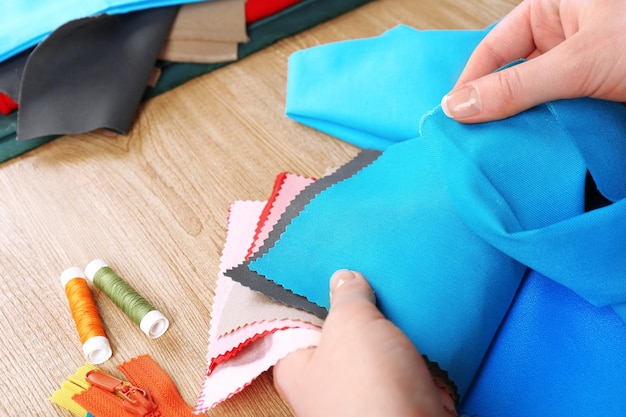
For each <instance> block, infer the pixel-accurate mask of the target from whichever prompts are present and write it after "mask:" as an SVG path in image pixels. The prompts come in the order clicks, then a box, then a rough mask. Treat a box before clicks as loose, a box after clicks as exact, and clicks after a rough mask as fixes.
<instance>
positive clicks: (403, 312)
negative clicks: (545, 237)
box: [249, 139, 525, 393]
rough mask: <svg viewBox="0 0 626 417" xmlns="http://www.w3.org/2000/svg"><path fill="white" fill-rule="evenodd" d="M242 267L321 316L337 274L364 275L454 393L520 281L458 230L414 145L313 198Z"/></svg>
mask: <svg viewBox="0 0 626 417" xmlns="http://www.w3.org/2000/svg"><path fill="white" fill-rule="evenodd" d="M303 260H306V264H305V266H303V264H302V262H303ZM249 268H250V269H252V270H253V271H256V272H258V273H260V274H262V275H264V276H267V277H269V278H270V279H271V280H273V281H275V282H277V283H278V284H280V285H281V286H283V287H286V288H287V289H289V290H292V291H293V292H295V293H297V294H301V295H304V296H306V297H307V298H308V299H309V300H310V301H313V302H315V303H317V304H319V305H321V306H324V307H328V277H330V275H331V274H332V273H333V272H334V271H335V270H337V269H340V268H351V269H354V270H358V271H361V272H362V273H363V274H364V275H365V276H366V277H367V278H368V280H369V281H370V283H371V284H372V286H373V288H374V291H375V292H376V297H377V299H378V302H379V306H380V308H381V310H382V311H383V313H384V314H385V315H386V316H387V317H388V318H389V319H390V320H392V321H393V322H394V323H395V324H396V325H398V327H400V329H402V330H403V331H404V332H405V333H406V334H407V335H408V336H409V338H410V339H411V340H412V341H413V342H414V343H415V345H416V346H418V347H419V348H420V351H421V352H422V353H424V354H426V355H427V356H428V357H429V359H431V360H434V361H436V362H438V363H439V365H440V366H441V367H442V368H443V369H445V370H447V371H448V372H449V373H450V376H451V378H452V379H453V380H454V382H455V383H456V384H457V387H458V389H459V391H460V392H461V393H463V392H464V391H465V389H467V386H468V385H469V383H470V381H471V380H472V378H473V376H474V374H475V372H476V369H477V367H478V365H479V364H480V362H481V361H482V358H483V356H484V354H485V352H486V350H487V347H488V346H489V343H490V342H491V339H492V338H493V335H494V334H495V332H496V329H497V328H498V326H499V325H500V322H501V321H502V317H503V316H504V314H505V313H506V311H507V309H508V308H509V306H510V304H511V300H512V298H513V296H514V294H515V292H516V290H517V288H518V285H519V283H520V281H521V279H522V276H523V274H524V272H525V267H524V266H522V265H520V264H519V263H517V262H515V261H513V260H512V259H511V258H509V257H508V256H506V255H504V254H502V253H501V252H499V251H498V250H496V249H494V248H493V247H492V246H490V245H489V244H487V243H486V242H485V241H483V240H482V239H480V238H479V237H478V236H476V234H475V233H473V232H472V231H471V230H470V229H469V228H468V227H467V226H466V225H465V224H464V223H463V221H462V220H461V218H460V217H459V216H458V214H457V213H456V211H455V209H454V207H453V205H452V203H451V201H450V197H449V195H448V193H447V192H446V186H445V183H444V181H443V178H442V177H441V175H439V173H438V169H437V166H436V164H434V161H433V160H432V158H431V157H430V154H429V152H428V150H427V148H426V142H425V141H423V140H421V139H415V140H410V141H406V142H402V143H399V144H397V145H394V146H392V147H390V148H388V149H387V151H385V152H384V153H383V155H382V156H380V157H379V158H378V159H377V160H376V161H375V162H374V163H372V164H371V165H370V166H368V167H366V168H364V169H363V170H361V171H360V172H359V173H357V174H356V175H354V176H353V177H351V178H349V179H347V180H345V181H343V182H340V183H338V184H336V185H334V186H332V187H330V188H328V189H326V190H325V191H323V192H321V193H320V194H318V196H317V197H316V198H314V199H313V200H312V201H311V202H310V203H309V205H308V206H306V207H305V209H304V210H303V211H302V212H301V213H300V215H299V216H298V217H296V218H294V219H293V220H292V222H291V224H290V225H289V226H287V228H286V230H285V233H283V235H282V236H281V238H280V240H279V241H278V242H276V244H275V246H274V247H273V248H272V249H270V250H269V252H268V253H267V254H266V255H264V256H262V257H261V258H259V259H257V260H254V261H252V262H250V264H249Z"/></svg>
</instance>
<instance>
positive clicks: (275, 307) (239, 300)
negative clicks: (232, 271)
mask: <svg viewBox="0 0 626 417" xmlns="http://www.w3.org/2000/svg"><path fill="white" fill-rule="evenodd" d="M285 319H291V320H299V321H303V322H306V323H311V324H314V325H316V326H320V327H321V326H322V323H323V320H322V319H320V318H319V317H317V316H316V315H314V314H311V313H309V312H307V311H304V310H299V309H297V308H293V307H290V306H286V305H284V304H282V303H279V302H277V301H274V300H272V299H270V298H268V297H266V296H265V295H263V294H261V293H260V292H257V291H253V290H251V289H250V288H248V287H244V286H243V285H241V284H239V283H238V282H236V283H235V285H234V286H233V288H232V290H231V292H230V294H229V295H228V302H227V303H226V305H225V306H224V310H223V311H222V315H221V316H220V321H219V324H218V334H219V336H223V335H224V334H226V333H230V332H231V331H233V330H235V329H238V328H240V327H242V326H245V325H247V324H250V323H255V322H261V321H272V320H285Z"/></svg>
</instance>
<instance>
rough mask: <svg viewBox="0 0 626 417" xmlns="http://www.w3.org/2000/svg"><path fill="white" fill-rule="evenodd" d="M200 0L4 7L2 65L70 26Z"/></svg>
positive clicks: (34, 0)
mask: <svg viewBox="0 0 626 417" xmlns="http://www.w3.org/2000/svg"><path fill="white" fill-rule="evenodd" d="M194 1H200V0H106V1H103V0H90V1H84V0H63V1H54V2H51V1H48V0H22V1H3V2H2V3H1V4H0V45H1V47H0V62H2V61H4V60H6V59H8V58H10V57H12V56H14V55H16V54H18V53H20V52H22V51H24V50H26V49H28V48H30V47H33V46H35V45H37V44H38V43H40V42H41V41H43V40H44V39H45V38H46V37H47V36H48V35H49V34H50V33H52V32H53V31H54V30H56V29H57V28H58V27H60V26H62V25H64V24H66V23H67V22H69V21H71V20H75V19H80V18H83V17H88V16H94V15H98V14H104V13H106V14H119V13H128V12H132V11H136V10H143V9H149V8H158V7H163V6H173V5H178V4H182V3H191V2H194Z"/></svg>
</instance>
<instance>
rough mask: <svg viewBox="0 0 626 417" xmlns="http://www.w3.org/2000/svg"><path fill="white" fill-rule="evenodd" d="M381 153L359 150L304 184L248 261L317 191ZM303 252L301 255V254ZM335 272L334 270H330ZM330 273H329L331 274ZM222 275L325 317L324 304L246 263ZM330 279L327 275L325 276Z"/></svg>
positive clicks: (259, 253)
mask: <svg viewBox="0 0 626 417" xmlns="http://www.w3.org/2000/svg"><path fill="white" fill-rule="evenodd" d="M379 155H380V152H378V151H372V150H363V151H361V152H360V153H359V154H358V155H357V157H356V158H354V159H353V160H352V161H350V162H348V163H347V164H345V165H343V166H341V167H340V168H339V169H337V170H335V171H334V172H333V173H331V174H329V175H327V176H324V177H322V178H321V179H319V180H317V181H315V182H313V183H312V184H310V185H309V186H307V187H305V188H304V189H303V190H302V191H301V192H300V193H299V194H298V196H297V198H295V199H294V200H293V201H292V202H291V204H289V206H288V207H287V208H286V209H285V212H284V214H283V215H282V216H281V218H280V219H279V221H278V223H277V224H276V225H275V226H274V228H273V229H272V231H271V232H270V233H269V235H268V238H267V240H266V241H265V242H264V244H263V246H261V247H260V248H259V249H258V251H257V252H255V253H254V256H252V257H251V258H250V259H249V262H253V261H254V260H256V259H257V258H260V257H262V256H263V255H264V254H265V253H266V252H267V251H268V250H269V248H271V247H273V246H274V244H275V242H276V241H277V240H279V238H280V237H281V236H282V234H283V232H284V231H285V229H286V228H287V226H288V225H289V224H290V222H291V221H292V219H293V218H294V217H295V216H297V215H298V214H299V213H300V212H301V211H302V210H303V208H304V207H305V206H306V205H307V204H309V202H310V201H311V200H312V199H313V198H315V196H316V195H317V194H319V193H320V192H322V191H323V190H325V189H326V188H328V187H330V186H332V185H333V184H335V183H336V182H338V181H341V180H342V179H345V178H349V177H350V176H352V175H354V174H356V173H357V172H359V171H360V170H361V169H362V168H363V167H364V166H367V165H368V164H370V163H371V162H372V161H374V160H376V158H378V156H379ZM303 255H304V254H303ZM332 272H334V270H333V271H332ZM332 272H331V274H332ZM225 275H227V276H229V277H231V278H233V279H234V280H236V281H237V282H239V283H241V284H243V285H245V286H246V287H249V288H251V289H253V290H255V291H258V292H261V293H263V294H265V295H266V296H268V297H269V298H272V299H274V300H276V301H279V302H282V303H284V304H286V305H290V306H293V307H296V308H299V309H302V310H306V311H309V312H311V313H313V314H315V315H317V316H318V317H320V318H325V317H326V314H327V310H326V308H325V307H323V306H321V305H319V304H317V303H315V302H314V301H311V300H309V299H307V297H304V296H302V295H300V294H297V293H296V292H293V291H290V290H289V289H285V288H283V287H282V286H280V285H276V284H275V283H274V282H272V281H271V280H265V279H262V278H261V277H259V276H258V274H256V272H254V271H251V270H250V269H249V265H248V263H247V262H246V263H242V264H239V265H237V266H236V267H234V268H232V269H231V270H228V271H226V272H225ZM328 278H330V274H329V275H328V277H327V279H328Z"/></svg>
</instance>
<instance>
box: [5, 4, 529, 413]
mask: <svg viewBox="0 0 626 417" xmlns="http://www.w3.org/2000/svg"><path fill="white" fill-rule="evenodd" d="M517 3H518V1H514V0H471V1H470V0H468V1H463V2H459V1H456V0H420V1H416V0H376V1H374V2H372V3H370V4H368V5H366V6H364V7H361V8H359V9H357V10H354V11H352V12H350V13H348V14H346V15H343V16H340V17H339V18H336V19H334V20H332V21H330V22H327V23H325V24H322V25H319V26H317V27H315V28H313V29H311V30H308V31H306V32H304V33H302V34H299V35H297V36H294V37H291V38H287V39H284V40H282V41H280V42H278V43H276V44H275V45H272V46H270V47H268V48H266V49H264V50H263V51H260V52H258V53H256V54H254V55H252V56H250V57H248V58H246V59H244V60H241V61H239V62H237V63H235V64H232V65H229V66H227V67H226V68H223V69H220V70H217V71H215V72H212V73H210V74H207V75H205V76H202V77H199V78H197V79H195V80H192V81H190V82H188V83H186V84H184V85H183V86H181V87H179V88H177V89H174V90H172V91H170V92H168V93H165V94H163V95H161V96H159V97H157V98H155V99H152V100H150V101H149V102H147V103H145V104H144V105H143V106H142V108H141V109H140V112H139V114H138V116H137V119H136V121H135V123H134V127H133V129H132V131H131V132H130V134H128V135H126V136H120V135H115V134H112V133H110V132H108V131H97V132H92V133H89V134H84V135H73V136H66V137H63V138H60V139H57V140H55V141H53V142H50V143H48V144H46V145H44V146H42V147H40V148H38V149H36V150H34V151H32V152H30V153H28V154H26V155H23V156H21V157H19V158H16V159H13V160H11V161H9V162H6V163H4V164H2V165H0V225H1V231H2V233H0V259H1V262H0V323H1V324H0V326H1V329H0V330H1V331H0V346H2V353H3V354H2V357H1V358H0V375H2V378H0V392H2V395H1V396H0V398H2V400H1V402H0V415H2V416H17V415H23V416H44V415H46V416H52V415H58V416H68V415H69V413H68V412H66V411H64V410H62V409H60V408H59V407H57V406H55V405H53V404H51V403H50V402H48V401H47V398H48V396H49V395H50V394H52V392H54V391H55V390H56V389H57V388H58V387H59V385H60V383H61V381H63V380H64V379H65V378H66V376H67V375H69V374H71V373H73V372H74V371H75V369H76V368H77V367H78V366H80V365H82V364H83V357H82V353H81V350H80V344H79V341H78V336H77V334H76V330H75V328H74V324H73V322H72V320H71V317H70V315H69V311H68V307H67V300H66V299H65V294H64V292H63V290H62V288H61V286H60V281H59V275H60V274H61V272H62V271H63V270H64V269H65V268H68V267H70V266H80V267H84V266H85V265H86V264H87V263H88V262H89V261H91V260H92V259H94V258H103V259H105V260H107V261H108V262H109V264H110V265H111V266H112V267H113V268H114V269H115V270H116V271H117V273H118V274H120V275H121V276H123V277H124V278H125V279H126V280H127V281H128V282H129V283H130V284H131V285H132V286H133V287H134V288H136V289H137V290H138V291H139V292H140V293H141V294H142V295H143V296H144V297H145V298H146V299H148V300H149V301H150V302H151V303H152V304H154V305H155V306H156V307H157V308H158V309H159V310H160V311H162V312H163V313H164V314H165V315H166V316H167V317H168V318H169V319H170V321H171V326H170V329H169V330H168V332H167V333H166V334H165V335H164V336H163V337H161V338H159V339H157V340H149V339H148V338H147V337H145V336H144V335H143V334H142V333H141V332H140V331H139V329H138V328H137V327H136V326H135V324H134V323H132V322H131V321H130V320H129V319H128V318H127V317H126V316H125V315H124V314H123V313H122V312H121V311H120V310H119V309H118V308H117V307H115V306H114V305H113V303H112V302H111V301H110V300H108V299H107V298H106V297H105V296H104V295H98V296H97V303H98V305H99V308H100V311H101V315H102V317H103V319H104V322H105V324H106V330H107V332H108V336H109V338H110V341H111V344H112V346H113V350H114V355H113V357H112V359H111V360H109V361H108V362H106V363H105V364H104V365H103V366H102V367H103V368H104V369H105V370H107V371H109V372H117V370H116V369H115V366H116V365H117V364H119V363H121V362H124V361H127V360H129V359H130V358H132V357H135V356H137V355H140V354H144V353H147V354H150V355H151V356H152V357H153V358H154V359H155V360H156V361H157V362H158V363H159V364H161V366H162V367H163V368H164V369H165V370H166V371H167V372H168V373H169V374H170V375H171V376H172V379H173V380H174V381H175V382H176V384H177V386H178V388H179V390H180V392H181V394H182V395H183V398H184V399H185V400H186V401H187V402H188V403H189V404H190V405H193V404H194V403H195V401H196V399H197V395H198V393H199V390H200V386H201V383H202V378H203V373H204V369H205V365H206V362H205V354H206V345H207V336H208V328H209V318H210V317H209V313H210V309H211V302H212V298H213V295H214V284H215V279H216V275H217V271H218V264H219V256H220V251H221V247H222V244H223V240H224V235H225V225H226V216H227V210H228V206H229V203H230V202H232V201H234V200H240V199H244V200H245V199H250V200H264V199H266V198H267V196H268V194H269V192H270V191H271V187H272V182H273V180H274V176H275V175H276V174H277V173H279V172H280V171H290V172H294V173H297V174H301V175H309V176H320V175H322V174H323V173H324V172H325V171H326V169H327V168H328V167H336V166H339V165H341V164H343V163H345V162H346V161H348V160H349V159H350V158H351V157H353V156H354V155H355V154H356V152H357V149H356V148H354V147H353V146H351V145H348V144H346V143H343V142H341V141H338V140H336V139H333V138H331V137H328V136H326V135H324V134H322V133H319V132H316V131H313V130H311V129H309V128H306V127H304V126H301V125H299V124H297V123H295V122H293V121H291V120H289V119H287V117H286V116H285V115H284V96H285V88H286V76H287V58H288V57H289V55H290V54H291V53H293V52H294V51H296V50H299V49H303V48H308V47H311V46H315V45H320V44H325V43H328V42H334V41H339V40H344V39H354V38H360V37H369V36H376V35H379V34H380V33H382V32H383V31H385V30H387V29H389V28H392V27H394V26H395V25H397V24H399V23H404V24H408V25H412V26H415V27H418V28H420V29H475V28H481V27H484V26H486V25H488V24H490V23H492V22H493V21H495V20H496V19H498V18H500V17H502V16H504V15H505V14H506V13H507V12H508V11H509V10H511V9H512V8H513V7H514V6H515V4H517ZM208 414H209V415H211V416H226V415H228V416H242V417H243V416H246V417H254V416H289V415H291V414H290V411H289V408H288V407H287V406H286V405H285V404H284V403H283V402H282V401H281V400H280V398H279V397H278V396H277V395H276V393H275V391H274V389H273V387H272V381H271V375H268V374H264V375H262V376H261V377H260V378H259V379H258V380H257V381H255V382H254V383H253V384H252V385H251V386H250V387H248V388H247V389H246V390H244V392H242V393H241V394H238V395H236V396H235V397H234V398H232V399H231V400H229V401H227V402H225V403H224V404H222V405H220V406H218V407H217V408H216V409H214V410H213V411H211V412H210V413H208Z"/></svg>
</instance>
